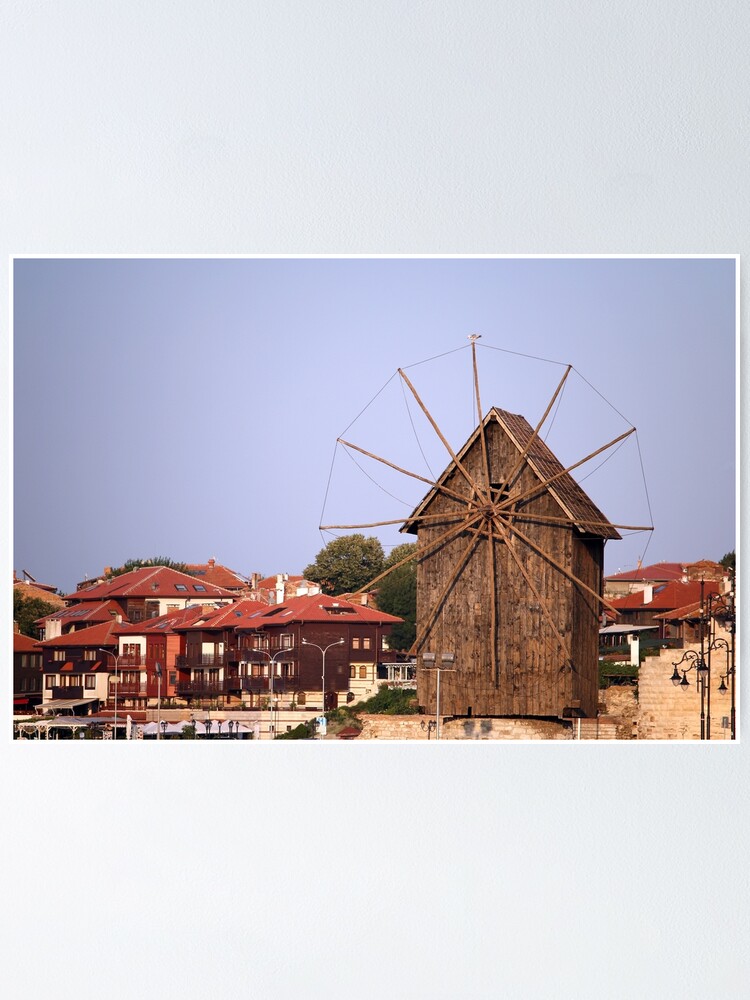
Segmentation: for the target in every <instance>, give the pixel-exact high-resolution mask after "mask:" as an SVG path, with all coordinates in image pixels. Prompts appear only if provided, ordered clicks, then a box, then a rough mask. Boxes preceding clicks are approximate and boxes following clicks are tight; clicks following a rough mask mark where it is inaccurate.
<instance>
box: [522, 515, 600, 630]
mask: <svg viewBox="0 0 750 1000" xmlns="http://www.w3.org/2000/svg"><path fill="white" fill-rule="evenodd" d="M511 530H512V532H513V534H514V535H516V536H517V537H518V538H520V539H521V541H522V542H525V543H526V544H527V545H528V546H529V548H530V549H532V550H533V551H534V552H536V553H537V555H540V556H541V557H542V558H543V559H546V560H547V562H548V563H550V564H551V565H552V566H554V567H555V569H558V570H559V571H560V572H561V573H562V574H563V575H564V576H566V577H567V578H568V579H569V580H570V581H571V582H572V583H575V584H576V585H577V586H579V587H581V588H582V589H583V590H585V591H586V592H587V593H589V594H591V596H592V597H594V598H596V600H597V601H599V603H600V604H603V605H604V607H605V608H609V610H610V611H617V609H616V608H615V607H614V605H613V604H610V602H609V601H606V600H605V599H604V598H603V597H602V596H601V595H600V594H597V592H596V591H595V590H592V589H591V587H589V585H588V584H586V583H584V582H583V580H579V579H578V577H577V576H576V575H575V574H574V573H571V572H570V570H567V569H566V568H565V567H564V566H562V565H561V564H560V563H559V562H557V560H556V559H553V558H552V556H551V555H550V554H549V553H548V552H545V551H544V549H542V548H540V547H539V546H538V545H537V544H536V543H535V542H532V540H531V539H530V538H529V537H528V535H525V534H524V533H523V532H522V531H521V530H520V529H519V527H518V525H515V524H514V525H513V526H512V528H511Z"/></svg>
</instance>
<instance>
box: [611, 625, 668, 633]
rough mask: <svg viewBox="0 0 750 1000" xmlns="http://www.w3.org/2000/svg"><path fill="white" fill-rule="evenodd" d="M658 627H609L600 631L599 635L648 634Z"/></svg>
mask: <svg viewBox="0 0 750 1000" xmlns="http://www.w3.org/2000/svg"><path fill="white" fill-rule="evenodd" d="M658 627H659V626H658V625H607V626H606V628H600V629H599V635H629V634H630V633H631V632H648V630H649V629H655V628H658Z"/></svg>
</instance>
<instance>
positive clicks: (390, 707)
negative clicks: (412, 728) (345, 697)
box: [339, 687, 419, 715]
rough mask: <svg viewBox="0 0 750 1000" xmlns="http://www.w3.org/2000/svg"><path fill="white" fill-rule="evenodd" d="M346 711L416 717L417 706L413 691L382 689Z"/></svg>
mask: <svg viewBox="0 0 750 1000" xmlns="http://www.w3.org/2000/svg"><path fill="white" fill-rule="evenodd" d="M339 711H341V710H340V709H339ZM348 711H353V712H354V713H356V714H359V713H360V712H367V713H368V714H370V715H417V714H418V712H419V706H418V705H417V696H416V694H415V692H414V691H413V690H404V688H389V687H382V688H381V689H380V690H379V691H378V693H377V694H375V695H373V696H372V698H368V699H367V701H360V702H357V704H356V705H353V706H352V708H351V709H348Z"/></svg>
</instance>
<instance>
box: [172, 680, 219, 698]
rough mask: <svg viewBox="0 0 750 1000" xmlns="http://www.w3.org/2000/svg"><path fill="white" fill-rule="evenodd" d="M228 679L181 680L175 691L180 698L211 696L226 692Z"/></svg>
mask: <svg viewBox="0 0 750 1000" xmlns="http://www.w3.org/2000/svg"><path fill="white" fill-rule="evenodd" d="M226 690H227V687H226V681H214V680H195V681H180V680H178V681H177V683H176V685H175V692H176V694H177V697H178V698H190V697H194V696H196V695H198V696H200V697H202V698H211V697H216V696H218V695H223V694H225V693H226Z"/></svg>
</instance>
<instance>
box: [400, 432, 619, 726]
mask: <svg viewBox="0 0 750 1000" xmlns="http://www.w3.org/2000/svg"><path fill="white" fill-rule="evenodd" d="M487 438H488V453H489V465H490V479H491V481H492V482H502V480H503V473H505V474H506V475H507V474H509V473H510V471H511V470H512V468H513V467H514V465H515V463H516V460H517V458H518V450H517V449H516V447H515V445H514V444H513V442H512V441H511V440H510V439H509V438H508V436H507V435H506V434H505V432H504V431H503V429H502V428H501V427H500V426H499V425H498V424H497V423H495V422H492V423H490V424H488V426H487ZM462 462H463V464H464V466H465V467H466V468H467V470H468V471H469V472H470V474H471V475H472V476H473V477H474V478H475V479H476V480H479V481H484V478H485V477H484V472H483V458H482V451H481V447H480V445H479V442H477V443H476V444H475V445H474V446H472V448H470V450H469V451H468V452H467V453H466V455H465V457H464V458H463V459H462ZM538 482H539V480H538V479H537V477H536V475H535V474H534V472H533V471H532V470H531V469H530V468H529V467H528V466H524V468H523V469H522V471H521V473H520V474H519V476H518V478H517V484H518V487H519V489H520V491H521V492H524V491H525V490H526V489H531V488H533V487H534V486H536V485H537V484H538ZM445 485H446V486H448V487H449V488H450V489H452V490H455V491H456V492H459V493H461V494H462V495H465V496H467V497H468V496H469V495H470V492H471V491H470V488H469V486H468V485H467V483H466V481H465V479H464V478H463V476H462V475H461V473H460V472H459V471H458V470H456V469H453V470H452V472H451V473H450V474H449V476H448V478H447V479H446V480H445ZM427 509H428V510H429V513H431V514H432V513H437V512H443V511H445V512H446V513H449V512H451V511H455V510H456V509H457V507H456V504H455V502H454V501H453V500H451V498H449V497H445V496H444V495H442V494H437V495H436V496H435V497H434V499H433V500H432V501H431V502H430V504H429V505H428V508H427ZM523 509H524V511H526V512H528V513H534V514H552V515H554V516H556V517H561V516H564V515H563V511H562V510H561V508H560V507H559V505H558V504H557V503H556V501H555V500H554V498H553V497H552V496H551V495H550V494H549V493H543V494H542V495H541V496H539V497H537V498H534V499H533V500H530V501H529V502H527V503H526V504H525V506H524V508H523ZM515 523H516V525H517V527H518V529H519V530H520V531H522V532H523V534H524V535H526V536H527V537H528V538H529V539H530V540H531V541H532V543H533V544H534V545H536V546H538V547H539V549H541V550H542V551H543V552H546V553H548V554H549V555H550V556H551V557H552V559H554V560H555V561H556V562H557V563H559V564H560V565H562V566H564V567H566V568H568V569H569V570H570V571H571V572H572V573H573V574H575V575H576V576H577V577H579V578H580V579H582V580H583V581H584V582H585V583H586V584H587V585H588V586H590V587H592V589H593V590H595V591H596V592H597V593H599V592H600V583H601V568H602V557H603V542H602V540H601V539H598V538H593V539H583V538H582V537H581V536H580V535H579V533H578V532H577V531H576V530H575V529H573V528H569V527H566V526H563V525H560V526H557V525H555V526H551V525H543V524H537V523H533V522H531V521H527V520H524V518H523V514H520V515H519V518H518V520H517V522H515ZM449 526H450V523H449V522H446V523H439V524H435V523H434V522H431V521H430V522H421V523H420V525H419V531H418V542H419V546H420V547H421V548H424V547H425V546H427V545H428V544H429V543H430V542H431V541H432V540H433V539H434V538H436V537H437V536H438V535H440V534H441V533H443V532H444V531H445V530H446V528H447V527H449ZM472 537H476V536H473V535H472V532H471V530H470V529H469V530H467V531H466V532H464V533H462V534H461V535H460V536H459V537H458V538H457V539H455V540H453V541H450V542H448V543H446V544H444V545H443V546H442V547H441V548H440V549H438V550H437V551H436V552H434V553H431V554H428V555H427V556H425V557H423V558H421V559H420V560H419V561H418V565H417V634H418V636H419V634H420V632H421V630H422V629H423V628H424V627H426V626H427V625H428V624H431V628H430V630H429V632H428V634H427V635H426V637H425V639H424V641H423V642H422V644H421V645H420V648H419V650H418V652H423V651H426V650H429V651H434V652H437V653H439V652H441V651H452V652H454V653H455V654H456V663H455V667H456V669H455V671H452V672H448V671H441V677H440V711H441V715H445V716H526V717H550V718H557V717H559V716H560V715H562V713H563V709H564V708H565V707H567V706H570V705H571V704H573V703H574V702H575V701H577V700H580V702H581V708H582V709H583V711H584V712H586V714H589V715H595V714H596V705H597V668H598V628H599V617H598V616H599V607H598V606H597V601H596V600H595V599H594V598H593V597H592V596H591V595H589V594H586V593H585V592H584V591H583V590H582V589H581V588H580V587H578V586H577V585H576V584H574V583H573V582H572V581H570V580H569V579H568V578H566V577H565V575H564V574H563V573H561V572H560V570H559V569H557V568H556V567H555V566H554V565H553V564H552V563H551V562H550V561H548V560H546V559H544V558H543V557H542V556H540V555H538V554H537V553H536V552H534V551H533V549H532V548H531V547H530V546H529V545H528V544H526V543H525V542H524V541H523V540H521V539H520V538H519V537H518V536H513V537H511V538H510V539H509V541H508V544H506V542H505V541H500V540H495V541H494V543H493V549H494V565H495V571H494V575H495V580H496V586H495V593H494V595H493V594H492V592H491V591H492V586H491V581H492V576H493V573H492V565H491V559H490V545H489V543H488V542H487V541H486V540H485V538H483V537H482V538H479V539H478V540H477V544H476V545H475V546H473V547H471V548H470V550H469V552H468V554H467V546H469V545H470V542H471V540H472ZM511 549H512V552H513V553H515V555H516V556H517V558H518V562H517V561H516V559H514V558H513V555H512V553H511V551H510V550H511ZM519 562H520V564H521V566H523V569H524V570H525V572H526V574H527V575H528V576H529V578H530V579H531V582H532V583H533V588H532V587H531V586H530V585H529V582H527V580H526V579H525V577H524V574H523V572H522V571H521V570H520V569H519V565H518V563H519ZM459 565H461V566H463V570H462V572H461V573H460V574H459V575H458V577H457V579H456V580H455V582H454V584H453V586H452V587H451V589H450V592H449V593H448V594H447V596H446V599H445V600H444V601H443V603H442V604H441V605H440V606H439V609H438V612H437V614H435V615H434V616H432V611H433V609H434V608H435V606H436V604H437V602H438V600H439V598H440V596H441V593H442V592H443V591H444V589H445V587H446V585H447V584H448V581H449V580H451V578H452V577H453V575H454V573H455V572H456V570H457V568H458V567H459ZM534 589H535V590H536V591H537V593H536V594H535V593H534ZM492 600H494V601H495V603H496V608H497V635H496V655H497V669H496V671H495V669H494V668H493V658H492V651H491V622H492ZM542 605H545V606H546V609H547V612H548V614H547V613H545V611H544V610H543V607H542ZM550 618H551V619H552V620H553V621H554V623H555V626H556V628H557V630H558V632H559V633H560V636H561V637H562V639H563V641H564V644H565V647H567V649H566V648H564V647H563V646H562V645H561V643H560V639H559V638H558V636H557V635H556V634H555V629H554V628H553V627H552V625H551V624H550V620H549V619H550ZM571 661H572V667H573V669H571V666H570V664H571ZM417 691H418V699H419V703H420V705H422V706H423V707H424V708H425V710H426V711H427V712H430V713H433V712H435V710H436V703H435V702H436V676H435V672H434V671H432V670H428V669H424V668H421V667H420V668H419V669H418V673H417Z"/></svg>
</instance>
